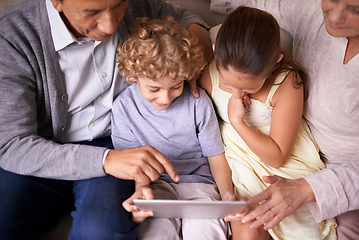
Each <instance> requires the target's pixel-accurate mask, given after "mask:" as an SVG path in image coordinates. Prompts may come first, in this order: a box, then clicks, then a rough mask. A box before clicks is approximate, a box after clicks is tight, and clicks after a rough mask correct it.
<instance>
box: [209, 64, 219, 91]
mask: <svg viewBox="0 0 359 240" xmlns="http://www.w3.org/2000/svg"><path fill="white" fill-rule="evenodd" d="M208 71H209V75H210V76H211V81H212V90H213V88H214V87H219V74H218V71H217V66H216V62H215V61H214V60H212V61H211V62H210V63H209V66H208Z"/></svg>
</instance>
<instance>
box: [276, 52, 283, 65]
mask: <svg viewBox="0 0 359 240" xmlns="http://www.w3.org/2000/svg"><path fill="white" fill-rule="evenodd" d="M282 58H283V54H281V53H279V57H278V61H277V63H279V62H280V60H282Z"/></svg>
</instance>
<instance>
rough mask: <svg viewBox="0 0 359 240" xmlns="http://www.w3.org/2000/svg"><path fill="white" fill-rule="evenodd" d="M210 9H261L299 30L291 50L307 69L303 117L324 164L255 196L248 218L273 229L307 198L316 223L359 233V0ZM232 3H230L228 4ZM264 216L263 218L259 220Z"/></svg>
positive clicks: (221, 0)
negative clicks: (325, 222) (325, 221)
mask: <svg viewBox="0 0 359 240" xmlns="http://www.w3.org/2000/svg"><path fill="white" fill-rule="evenodd" d="M211 4H212V10H215V9H216V8H217V9H222V10H223V7H225V8H227V10H229V11H230V10H232V9H235V8H236V7H237V6H239V5H248V6H252V7H257V8H260V9H262V10H265V11H268V12H270V13H271V14H273V15H274V16H275V17H276V19H277V21H278V22H279V24H280V26H281V27H282V28H284V29H285V30H287V31H288V32H289V33H291V35H292V36H293V55H294V58H295V60H296V61H298V62H299V63H300V64H301V65H302V66H303V67H304V69H305V71H306V73H307V74H308V78H309V79H308V88H307V91H308V99H307V101H306V103H305V110H304V116H305V118H306V119H307V121H308V124H309V126H310V128H311V130H312V132H313V135H314V138H315V140H316V142H317V144H318V146H319V148H320V150H321V152H322V156H323V160H324V162H325V164H326V168H325V169H324V170H321V171H318V172H315V173H313V174H310V175H307V176H305V177H304V178H301V179H296V180H289V179H284V178H281V177H278V176H270V177H267V176H265V177H263V178H264V181H266V182H267V183H270V184H271V186H270V187H269V188H267V189H266V190H265V191H263V192H261V193H259V194H258V195H256V196H254V197H252V198H251V199H249V201H250V203H251V204H253V205H254V204H257V203H259V202H262V201H264V203H263V204H261V205H260V206H258V207H256V208H255V210H253V211H252V212H250V213H249V214H248V215H246V216H245V217H244V218H243V222H251V221H253V222H252V224H251V225H252V227H259V226H261V225H263V224H265V226H264V229H270V228H272V227H273V226H275V225H276V224H278V223H279V222H280V221H281V220H282V219H283V218H285V217H286V216H288V215H289V214H291V213H293V212H294V211H295V210H296V209H298V208H299V207H300V206H302V205H303V204H306V203H307V204H308V206H309V207H310V209H311V212H312V214H313V216H314V217H315V218H316V220H317V221H322V220H323V219H328V218H332V217H336V218H337V222H338V228H337V234H338V239H339V240H343V239H359V210H358V209H359V198H358V196H359V184H358V182H359V97H358V91H359V56H358V55H359V54H358V52H359V0H251V1H248V0H247V1H246V0H235V1H230V0H227V1H226V0H212V3H211ZM228 7H229V9H228ZM259 216H260V218H258V217H259Z"/></svg>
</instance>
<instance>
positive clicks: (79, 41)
mask: <svg viewBox="0 0 359 240" xmlns="http://www.w3.org/2000/svg"><path fill="white" fill-rule="evenodd" d="M46 7H47V12H48V17H49V21H50V26H51V34H52V38H53V41H54V46H55V50H56V52H57V53H58V56H59V63H60V67H61V70H62V72H63V79H64V81H65V85H66V92H67V95H68V113H67V123H68V125H67V126H66V130H65V132H64V133H65V137H64V140H65V141H66V142H77V141H85V140H89V141H91V140H93V139H96V138H100V137H105V136H110V134H111V130H110V121H111V115H110V114H111V108H112V102H113V100H114V98H115V97H116V96H117V95H118V94H119V93H120V92H121V91H122V90H123V89H124V88H125V87H127V83H126V81H125V80H124V79H123V77H122V76H121V75H120V74H119V73H118V70H117V63H116V58H115V55H116V48H117V44H118V33H117V32H116V33H115V34H113V35H112V36H111V37H110V38H109V39H106V40H104V41H101V42H99V41H93V40H91V39H89V38H76V37H75V36H74V35H73V34H72V33H71V32H70V31H69V30H68V29H67V27H66V25H65V24H64V22H63V21H62V19H61V17H60V15H59V13H58V11H57V10H56V9H55V8H54V7H53V5H52V3H51V1H50V0H48V1H46Z"/></svg>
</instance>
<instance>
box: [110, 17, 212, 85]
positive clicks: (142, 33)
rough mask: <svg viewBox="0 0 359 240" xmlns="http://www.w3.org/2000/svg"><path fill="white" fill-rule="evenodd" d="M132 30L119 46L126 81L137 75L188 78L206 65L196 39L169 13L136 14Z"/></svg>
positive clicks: (122, 71)
mask: <svg viewBox="0 0 359 240" xmlns="http://www.w3.org/2000/svg"><path fill="white" fill-rule="evenodd" d="M135 26H136V29H135V32H134V33H133V34H132V35H130V36H129V38H128V39H127V40H126V41H125V42H124V43H123V44H120V45H119V47H118V52H119V54H118V57H117V61H118V69H119V72H120V74H121V75H123V76H125V77H126V79H127V81H128V82H129V83H133V82H136V80H137V78H138V77H144V78H148V79H151V80H156V79H157V78H159V77H169V78H170V79H173V80H174V79H179V78H182V79H184V80H185V79H191V78H193V77H194V76H195V75H196V74H197V73H199V72H200V71H202V70H203V69H204V68H205V66H206V61H205V58H204V53H203V51H202V49H201V47H200V45H199V42H198V39H197V38H196V37H195V36H193V35H191V34H190V33H188V31H187V30H186V29H184V28H183V27H182V26H180V25H179V24H178V23H177V22H176V21H175V20H174V19H173V18H172V17H169V18H166V19H154V20H149V19H148V18H137V19H136V21H135Z"/></svg>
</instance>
